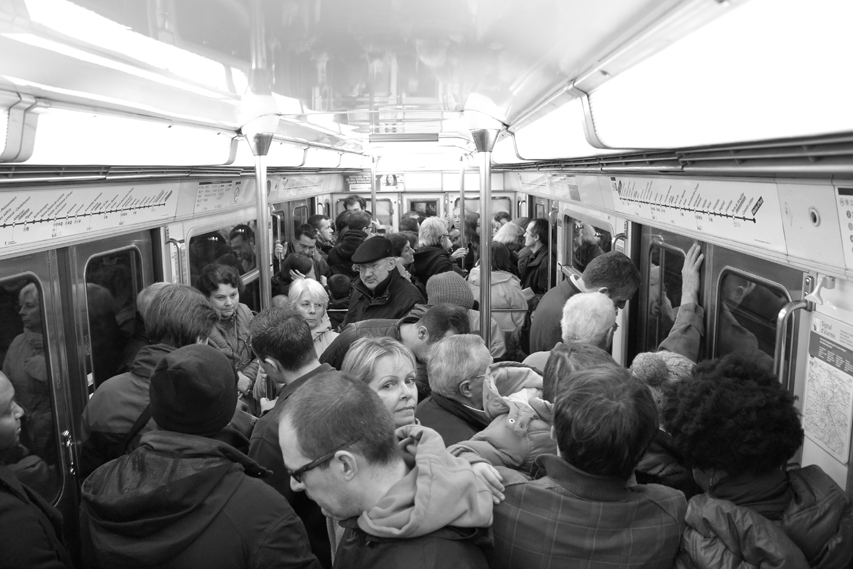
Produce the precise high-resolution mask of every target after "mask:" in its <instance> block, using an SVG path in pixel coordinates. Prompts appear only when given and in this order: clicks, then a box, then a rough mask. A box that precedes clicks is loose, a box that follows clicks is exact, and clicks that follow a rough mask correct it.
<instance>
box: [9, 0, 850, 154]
mask: <svg viewBox="0 0 853 569" xmlns="http://www.w3.org/2000/svg"><path fill="white" fill-rule="evenodd" d="M253 5H254V6H255V7H256V8H257V9H260V10H262V15H263V16H264V30H263V32H264V38H265V42H264V47H265V54H264V55H265V58H264V61H265V62H266V64H265V65H264V66H263V71H265V72H266V73H267V74H268V76H269V77H268V78H269V83H270V87H271V90H272V91H271V93H270V94H269V95H266V94H265V93H259V92H256V90H254V89H250V88H249V83H250V80H249V78H250V76H251V73H250V71H251V65H252V63H251V59H252V53H251V45H252V37H251V36H252V30H251V26H250V21H251V18H250V15H251V10H252V9H253ZM851 10H853V8H851V7H850V5H849V2H845V1H844V0H815V2H812V3H810V4H809V5H808V7H807V9H804V8H803V5H802V4H801V3H796V2H794V1H793V0H778V1H771V0H731V1H726V2H719V1H715V0H665V1H660V0H604V1H601V2H596V3H589V2H585V1H583V0H571V1H570V0H560V1H557V0H537V1H533V2H517V1H513V0H481V1H479V2H473V1H469V2H458V1H456V0H440V1H434V2H421V3H413V2H397V1H394V0H369V1H363V2H351V1H348V0H324V1H322V2H316V1H309V0H288V1H284V2H272V1H264V0H254V1H253V0H241V1H237V2H233V1H225V0H204V1H202V0H182V1H181V2H163V1H159V0H147V1H144V2H143V1H138V2H131V1H114V0H73V1H71V0H13V1H11V2H4V3H2V5H0V90H2V91H3V92H4V93H5V94H6V95H8V96H2V97H0V109H2V111H3V112H0V114H4V115H5V117H4V118H3V119H2V120H0V124H3V123H5V124H7V125H8V129H7V130H8V131H9V132H10V133H13V134H14V133H20V134H21V136H19V137H18V139H16V140H11V141H7V146H10V145H12V146H10V148H11V150H10V149H5V150H4V151H3V153H2V155H0V156H2V158H0V160H3V161H5V162H13V163H21V162H24V163H28V160H32V162H29V163H33V164H35V163H39V164H43V163H47V162H49V161H51V160H56V161H58V162H57V163H68V164H76V163H87V162H88V163H92V164H94V163H97V164H128V165H130V164H141V163H148V164H149V165H162V164H169V163H170V162H169V161H168V160H164V159H163V157H162V156H160V155H158V154H157V153H154V154H153V155H152V154H145V153H142V152H137V148H136V147H139V146H141V147H143V148H144V146H145V144H144V143H141V144H137V145H136V147H134V148H133V149H132V150H131V148H129V147H128V148H127V153H126V154H122V153H121V150H122V149H123V148H122V147H123V146H128V145H113V146H115V147H118V148H111V149H101V148H100V147H98V146H97V145H92V146H91V147H88V150H85V149H83V150H79V151H78V152H76V153H70V155H69V156H68V157H63V156H61V155H59V156H55V155H53V154H51V153H47V154H45V153H43V151H41V150H39V152H38V153H37V154H36V156H34V157H32V158H31V157H30V156H29V154H28V152H22V150H26V149H27V148H31V147H32V146H34V144H35V143H34V142H33V141H32V140H28V139H27V137H29V138H30V139H32V138H36V139H37V138H39V136H38V133H39V132H41V129H42V128H43V127H40V126H38V119H39V115H40V114H42V113H43V112H44V109H50V112H51V113H52V112H53V109H57V112H58V109H66V110H67V111H68V112H80V113H90V114H92V115H93V116H97V118H98V119H100V118H101V117H104V116H112V115H116V114H120V115H123V116H125V117H127V118H128V119H129V120H131V121H135V120H144V121H152V120H153V121H160V122H161V124H162V126H163V128H169V127H171V128H172V129H179V128H180V127H182V128H185V129H190V130H191V134H192V136H197V137H198V138H199V139H203V138H204V136H205V135H206V134H208V133H207V131H208V130H212V131H215V132H221V131H224V132H225V133H226V135H225V136H222V135H221V134H217V136H219V137H220V138H222V139H223V140H227V139H228V138H229V137H228V136H227V133H230V134H231V135H232V137H233V136H236V135H239V134H240V133H241V128H242V127H244V126H246V125H247V124H251V123H252V121H253V120H255V119H256V118H257V117H258V116H264V115H267V116H272V117H273V118H274V117H275V116H278V119H279V120H278V124H277V126H276V128H275V133H274V134H275V139H276V141H277V142H279V143H281V144H289V145H292V146H293V147H294V148H295V149H287V150H285V151H284V154H286V156H282V157H281V160H280V162H278V164H273V163H272V161H271V164H270V165H271V166H273V167H275V166H280V167H316V168H351V167H357V166H356V163H357V162H358V161H357V160H355V159H353V158H351V157H347V158H346V159H344V158H343V156H342V155H341V154H340V153H341V152H343V153H359V154H366V155H368V156H371V155H384V154H387V153H388V152H387V151H388V145H389V144H391V145H393V144H395V143H396V142H399V144H400V145H401V148H402V151H403V152H412V151H413V150H414V149H412V148H410V147H407V146H405V144H406V143H405V142H403V141H402V140H398V141H395V140H394V136H399V135H420V134H437V135H438V136H439V142H438V147H439V148H441V149H442V151H444V152H446V153H447V154H451V155H455V156H459V155H460V154H464V153H468V152H471V150H472V149H471V148H469V147H468V146H467V144H466V143H467V142H468V141H470V140H471V135H470V129H471V128H472V127H471V124H470V121H469V120H466V119H469V118H470V115H471V113H472V112H480V113H482V114H484V115H487V116H488V118H489V119H490V120H492V121H493V122H494V123H495V124H496V125H498V126H501V127H506V128H508V130H509V131H510V132H511V133H513V136H515V140H513V139H512V138H511V137H510V138H507V139H504V140H501V141H500V142H499V144H498V148H497V149H496V153H495V156H494V160H495V161H496V162H498V163H513V162H519V161H521V160H522V159H529V160H544V159H556V158H576V157H594V156H608V155H610V154H613V153H614V151H616V152H618V153H620V154H627V153H629V152H630V151H631V150H632V149H676V148H684V147H692V146H697V145H709V144H721V143H731V142H742V141H749V140H769V139H775V138H786V137H794V136H797V137H799V136H812V135H817V134H819V135H823V134H826V133H832V132H841V131H845V132H846V131H850V130H851V129H853V124H851V123H853V115H851V113H849V111H848V109H847V106H846V105H845V95H846V94H847V93H849V92H850V79H851V77H850V75H851V74H850V72H849V71H848V69H849V65H848V62H847V61H846V59H847V55H849V49H848V48H847V46H846V45H845V44H844V43H843V42H844V38H845V37H846V35H845V33H844V32H845V30H843V29H842V28H841V26H843V25H844V22H848V21H850V19H851V14H850V12H851ZM256 63H257V62H256ZM261 63H264V62H263V61H262V62H261ZM809 77H815V78H817V79H816V80H814V81H812V80H809V79H808V78H809ZM818 79H819V84H818V83H817V82H816V81H817V80H818ZM792 85H797V86H796V87H791V86H792ZM800 85H806V86H808V87H806V88H802V87H800ZM252 97H255V98H254V99H253V98H252ZM257 97H260V98H257ZM51 120H52V119H51ZM107 122H109V121H107V120H103V121H100V122H98V124H99V125H100V124H102V123H107ZM24 123H26V124H28V125H29V128H28V129H21V128H18V127H17V125H19V124H24ZM68 125H69V126H67V128H68V129H69V130H73V131H74V132H79V130H78V128H77V127H74V125H73V124H72V123H68ZM148 126H150V125H148ZM78 127H79V125H78ZM44 128H47V127H44ZM143 128H144V127H143ZM152 128H153V127H152ZM192 129H201V130H199V131H198V132H195V131H192ZM113 130H118V131H119V132H112V131H111V136H109V135H108V136H97V137H95V138H96V139H97V140H108V141H111V140H126V139H127V138H128V137H127V136H125V131H127V129H125V128H124V127H122V128H118V127H116V128H115V129H113ZM155 130H157V129H156V128H155ZM49 134H51V138H53V133H52V132H51V133H49ZM372 135H373V136H376V135H389V136H391V138H390V139H386V141H385V142H384V143H383V144H385V146H384V147H381V146H378V145H376V146H375V143H374V142H373V141H372V140H371V136H372ZM137 136H138V138H140V139H143V140H145V139H149V137H150V136H151V135H146V134H144V133H140V134H138V135H137ZM7 138H9V137H7ZM12 138H14V137H12ZM400 138H401V139H402V138H403V137H402V136H401V137H400ZM456 139H459V140H462V141H463V142H464V143H462V144H457V143H456V142H453V141H455V140H456ZM157 140H158V141H159V140H160V137H159V136H158V137H157ZM175 140H178V138H177V137H175ZM389 141H390V142H389ZM448 141H450V142H448ZM78 146H79V147H81V148H86V147H83V145H78ZM180 146H181V147H182V148H184V149H188V148H189V147H190V146H199V147H204V146H205V143H204V142H203V141H200V142H196V143H193V142H189V143H188V142H183V143H181V144H180ZM213 146H215V147H216V148H215V149H211V150H210V151H207V150H203V149H200V150H199V155H198V156H195V157H190V158H189V159H188V161H187V162H186V163H187V164H194V163H203V164H206V165H228V164H237V165H242V163H243V161H242V158H241V155H242V151H241V150H240V149H239V148H238V149H237V150H238V151H237V154H236V155H235V154H234V152H233V148H232V147H231V146H230V143H229V144H223V143H221V142H220V141H216V143H214V144H213ZM220 147H221V148H225V150H221V149H220ZM309 148H310V149H312V150H311V151H308V149H309ZM314 149H319V150H316V151H315V150H314ZM300 150H301V151H302V154H303V156H302V157H299V151H300ZM320 150H322V151H320ZM324 151H328V152H330V153H331V154H328V155H327V153H326V152H324ZM81 154H82V156H81ZM163 154H169V153H168V152H166V151H164V152H163ZM335 154H337V158H338V159H335V158H334V157H331V156H334V155H335ZM175 160H178V158H175ZM425 160H427V162H429V161H430V160H431V159H430V158H425ZM441 160H443V159H438V158H436V159H435V163H436V164H439V162H441ZM441 163H442V164H443V162H441Z"/></svg>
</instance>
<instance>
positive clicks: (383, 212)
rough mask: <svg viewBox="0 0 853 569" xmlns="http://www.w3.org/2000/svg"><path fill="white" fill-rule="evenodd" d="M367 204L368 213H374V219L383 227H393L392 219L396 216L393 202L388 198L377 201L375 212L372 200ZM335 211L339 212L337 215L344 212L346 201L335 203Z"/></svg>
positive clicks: (368, 200)
mask: <svg viewBox="0 0 853 569" xmlns="http://www.w3.org/2000/svg"><path fill="white" fill-rule="evenodd" d="M366 202H367V211H370V212H371V213H373V219H375V220H376V221H378V222H379V223H381V224H382V226H383V227H391V226H392V223H391V218H392V217H393V215H394V206H393V205H392V204H391V200H390V199H388V198H379V199H377V200H376V211H374V210H373V207H372V202H371V200H370V199H367V200H366ZM335 211H336V212H337V213H336V214H335V215H338V214H340V213H341V212H342V211H344V200H342V199H341V200H338V201H337V203H335Z"/></svg>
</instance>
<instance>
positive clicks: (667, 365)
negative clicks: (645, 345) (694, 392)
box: [631, 350, 696, 410]
mask: <svg viewBox="0 0 853 569" xmlns="http://www.w3.org/2000/svg"><path fill="white" fill-rule="evenodd" d="M695 367H696V364H695V363H693V362H692V361H691V360H689V359H687V358H685V357H684V356H682V355H680V354H676V353H675V352H669V351H666V350H662V351H660V352H643V353H640V354H637V356H636V357H635V358H634V362H633V363H632V364H631V373H632V374H634V377H636V378H637V379H639V380H640V381H642V382H643V383H645V384H646V385H647V386H648V387H649V390H650V391H651V392H652V397H653V398H654V400H655V405H657V407H658V409H659V410H662V409H663V404H664V399H665V397H664V390H665V389H666V388H667V387H670V386H672V385H674V384H675V383H677V382H679V381H682V380H684V379H690V378H691V377H693V368H695Z"/></svg>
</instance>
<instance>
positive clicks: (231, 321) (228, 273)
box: [196, 265, 258, 395]
mask: <svg viewBox="0 0 853 569" xmlns="http://www.w3.org/2000/svg"><path fill="white" fill-rule="evenodd" d="M196 288H197V289H198V290H200V291H201V292H202V293H203V294H204V296H205V297H207V300H208V302H210V305H211V306H212V307H213V309H214V310H215V311H216V315H217V316H218V318H217V320H216V324H215V325H214V327H213V330H212V331H211V332H210V345H211V346H213V347H215V348H216V349H218V350H219V351H221V352H222V353H223V354H225V355H226V356H227V357H228V359H229V360H230V361H231V364H232V365H233V366H234V368H235V369H236V370H237V377H238V378H239V383H238V384H237V390H238V391H239V392H240V393H241V394H243V395H247V394H251V392H252V387H253V386H254V385H255V378H256V377H257V375H258V362H257V361H256V360H255V358H254V356H253V355H252V350H251V349H250V348H249V323H250V322H251V321H252V318H253V316H252V311H251V310H250V309H249V307H248V306H246V305H245V304H243V303H241V302H240V294H241V293H242V292H243V281H242V279H240V275H238V274H237V271H235V270H234V268H233V267H229V266H228V265H208V266H206V267H205V268H204V269H202V271H201V275H199V277H198V282H197V283H196Z"/></svg>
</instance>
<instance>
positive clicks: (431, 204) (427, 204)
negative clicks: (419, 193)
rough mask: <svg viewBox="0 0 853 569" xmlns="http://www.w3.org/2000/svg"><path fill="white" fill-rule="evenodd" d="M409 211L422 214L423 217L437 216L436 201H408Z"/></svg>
mask: <svg viewBox="0 0 853 569" xmlns="http://www.w3.org/2000/svg"><path fill="white" fill-rule="evenodd" d="M409 209H410V210H411V211H417V212H420V213H422V214H424V216H425V217H435V216H436V215H438V200H410V201H409Z"/></svg>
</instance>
